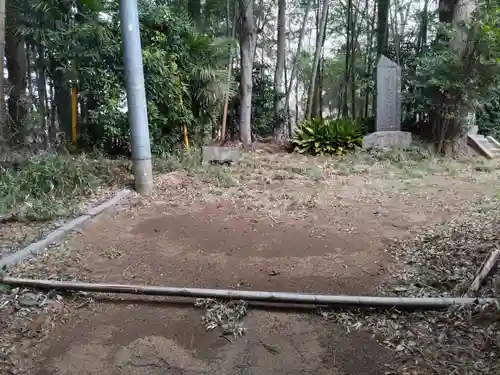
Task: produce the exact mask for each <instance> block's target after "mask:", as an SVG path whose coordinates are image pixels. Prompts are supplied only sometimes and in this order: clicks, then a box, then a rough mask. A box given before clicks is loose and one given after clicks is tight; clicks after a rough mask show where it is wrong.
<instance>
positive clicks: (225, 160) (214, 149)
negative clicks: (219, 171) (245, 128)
mask: <svg viewBox="0 0 500 375" xmlns="http://www.w3.org/2000/svg"><path fill="white" fill-rule="evenodd" d="M239 160H240V150H239V148H237V147H218V146H205V147H203V152H202V164H203V165H208V164H222V165H224V164H226V165H231V164H233V163H238V161H239Z"/></svg>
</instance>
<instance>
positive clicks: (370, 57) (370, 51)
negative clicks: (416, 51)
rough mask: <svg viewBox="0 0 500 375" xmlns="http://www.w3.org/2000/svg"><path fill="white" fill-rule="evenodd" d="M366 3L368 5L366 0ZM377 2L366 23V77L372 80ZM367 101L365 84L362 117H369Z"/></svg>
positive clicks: (367, 93)
mask: <svg viewBox="0 0 500 375" xmlns="http://www.w3.org/2000/svg"><path fill="white" fill-rule="evenodd" d="M366 4H367V6H368V0H366ZM376 7H377V3H376V2H375V3H374V5H373V13H372V17H371V20H370V21H369V24H368V29H369V30H370V35H369V38H368V49H367V53H366V64H365V65H366V75H367V76H368V77H372V79H373V80H375V74H374V72H373V67H372V65H373V39H374V36H375V15H376V14H377V9H376ZM369 103H370V89H369V87H368V85H367V87H366V93H365V111H364V116H363V117H364V118H367V117H369V116H368V110H369Z"/></svg>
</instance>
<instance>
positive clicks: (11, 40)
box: [5, 0, 27, 140]
mask: <svg viewBox="0 0 500 375" xmlns="http://www.w3.org/2000/svg"><path fill="white" fill-rule="evenodd" d="M6 6H7V8H6V20H5V25H6V26H5V27H6V29H5V57H6V59H7V71H8V74H9V83H10V84H11V85H12V90H11V92H10V94H9V100H8V109H9V117H10V120H11V134H12V135H15V136H16V138H17V139H18V140H21V139H22V136H23V135H22V133H23V131H22V130H23V129H22V123H23V121H24V119H25V117H26V115H27V111H26V108H25V107H24V106H23V103H22V97H23V95H24V94H25V93H26V54H25V52H24V36H23V35H21V34H20V33H17V32H16V30H17V25H18V20H19V12H20V11H21V7H20V6H19V5H17V4H16V3H15V2H14V1H12V0H10V1H7V5H6Z"/></svg>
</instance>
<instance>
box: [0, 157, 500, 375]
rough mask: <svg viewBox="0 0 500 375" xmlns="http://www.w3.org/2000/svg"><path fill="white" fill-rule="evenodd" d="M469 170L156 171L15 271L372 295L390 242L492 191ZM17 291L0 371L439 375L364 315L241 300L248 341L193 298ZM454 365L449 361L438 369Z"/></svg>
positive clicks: (272, 162)
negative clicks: (223, 327) (146, 195)
mask: <svg viewBox="0 0 500 375" xmlns="http://www.w3.org/2000/svg"><path fill="white" fill-rule="evenodd" d="M481 163H482V162H481ZM481 165H484V163H482V164H481ZM476 166H477V164H472V163H462V162H458V161H456V162H443V161H440V160H437V159H431V160H427V159H426V160H423V161H422V160H420V161H418V163H417V162H415V161H414V160H411V159H408V160H399V161H394V160H392V159H391V160H390V162H387V161H384V159H383V158H380V157H379V156H366V155H364V154H361V155H358V156H356V159H354V158H344V159H331V158H330V159H328V158H305V157H304V158H302V157H298V156H296V155H285V154H264V153H255V154H250V155H245V157H244V159H243V162H242V164H241V165H239V166H237V167H233V168H232V169H228V168H225V167H209V168H207V169H204V170H187V171H184V172H174V173H170V174H167V175H162V176H159V177H158V178H157V180H156V186H157V190H156V193H155V195H154V196H153V197H151V198H150V199H138V198H137V197H131V198H130V199H128V200H127V201H126V202H125V203H124V204H122V205H121V206H120V207H118V208H116V209H113V210H110V211H108V212H107V213H105V214H104V215H102V216H101V217H99V218H97V219H96V220H94V221H92V222H91V223H89V224H86V226H85V228H83V230H82V231H81V233H74V234H73V235H72V236H70V237H69V238H68V241H67V243H66V244H64V245H62V246H61V247H60V248H59V249H56V250H53V251H52V252H51V253H50V254H46V255H44V256H42V257H38V258H37V259H34V260H32V261H30V262H26V263H25V264H22V265H20V266H18V267H16V268H13V269H11V270H9V273H11V274H13V275H22V276H27V277H39V278H57V279H68V278H76V279H79V280H92V281H100V282H131V283H147V284H161V285H170V286H190V287H202V288H203V287H207V288H242V289H253V290H268V291H301V292H311V293H322V294H326V293H328V294H353V295H354V294H357V295H359V294H366V295H369V294H375V293H380V292H381V291H380V288H378V287H379V286H383V285H389V284H388V283H391V282H392V281H393V280H392V277H393V274H394V273H395V270H398V269H400V268H401V263H403V262H405V261H407V260H408V259H409V258H408V257H405V258H404V259H400V260H398V261H397V262H395V261H394V259H393V258H392V256H393V255H394V254H396V253H395V252H394V251H393V248H394V247H397V246H398V244H400V243H402V242H404V241H405V240H407V239H409V238H412V237H414V236H415V235H416V234H417V233H420V232H421V231H422V227H429V226H432V225H434V226H435V225H437V224H440V223H442V222H444V221H446V220H448V219H450V218H451V217H453V216H455V217H461V216H464V215H469V212H470V210H471V208H473V207H475V206H476V205H479V204H485V201H488V200H491V199H495V197H496V194H497V191H496V187H495V184H496V183H497V182H498V176H499V175H498V173H497V170H496V169H495V166H488V168H484V169H482V170H480V171H477V170H476ZM408 272H409V271H408ZM396 276H397V275H394V277H396ZM397 277H398V278H399V276H397ZM398 280H399V279H398ZM386 291H387V289H386ZM26 293H27V292H26V291H19V290H17V291H11V292H10V293H9V294H6V295H4V297H3V298H4V300H5V301H8V303H7V305H6V306H5V307H4V310H1V309H0V313H4V317H3V321H4V328H5V329H4V330H2V332H1V333H0V355H2V353H3V358H4V359H3V364H2V365H1V366H3V368H2V370H5V371H8V372H6V373H7V374H9V373H18V374H21V373H22V374H33V375H42V374H67V375H70V374H98V373H99V374H113V375H114V374H146V375H147V374H164V373H166V372H167V373H173V374H177V373H178V374H215V373H218V374H219V373H220V374H228V375H229V374H261V373H267V372H274V373H279V374H299V373H300V374H304V373H306V374H307V373H311V374H312V373H319V374H353V375H354V374H387V373H404V371H406V373H410V374H411V373H433V366H434V364H433V365H432V366H427V367H424V366H422V362H421V361H422V358H421V356H420V357H419V355H418V353H417V352H406V351H405V350H404V348H403V350H400V349H399V348H398V347H397V345H398V344H397V343H396V344H395V345H394V346H391V345H388V344H387V343H385V341H386V338H384V337H382V336H381V334H382V333H386V332H385V331H383V330H382V331H376V330H375V331H374V330H372V329H370V326H369V325H365V324H364V323H365V322H369V320H366V319H365V318H363V317H359V318H358V317H356V316H354V315H352V314H351V315H346V314H345V313H343V314H344V315H334V316H332V315H331V314H330V313H328V314H327V315H324V314H323V316H321V315H312V314H297V313H291V312H287V313H284V312H278V311H260V310H259V311H257V310H252V309H250V311H249V314H248V315H247V316H246V317H245V319H244V321H243V324H244V326H245V328H246V329H247V333H246V335H245V336H243V337H240V338H234V337H226V338H223V337H221V332H220V330H217V329H216V330H214V331H209V332H207V331H206V330H205V329H204V327H203V325H202V322H201V318H202V315H203V311H201V310H199V309H195V308H193V305H192V304H189V305H188V307H184V308H182V307H180V305H175V307H174V305H172V302H175V301H171V300H169V301H170V304H169V303H166V302H165V301H164V300H163V301H162V300H161V299H159V298H148V299H144V300H147V301H149V303H145V301H144V300H143V301H140V300H139V299H137V298H136V299H135V301H134V300H131V299H124V298H122V297H112V298H110V297H107V299H108V302H107V303H105V302H104V301H103V300H102V298H99V299H97V300H96V299H95V298H93V299H89V296H87V295H73V296H71V297H60V298H59V299H58V297H57V296H54V295H51V296H49V298H47V301H49V302H50V301H54V300H55V301H59V303H61V304H62V305H63V306H64V308H63V309H62V310H61V312H60V313H57V314H54V313H52V312H51V311H50V310H48V307H47V305H46V304H45V303H36V304H33V305H31V306H18V305H16V304H15V303H11V300H12V299H13V298H14V299H17V300H18V299H19V298H23V295H25V294H26ZM28 293H32V292H31V291H29V292H28ZM41 296H42V297H43V296H46V294H42V295H41ZM110 299H111V303H110V302H109V300H110ZM1 305H2V303H1V302H0V306H1ZM183 306H185V304H184V305H183ZM40 315H41V316H42V317H41V318H40V320H41V321H42V323H41V324H40V329H38V330H35V333H32V334H30V335H26V333H25V332H26V327H27V326H28V325H29V324H30V323H31V322H33V321H34V320H35V317H38V316H40ZM384 316H385V315H384ZM325 317H327V318H328V319H325ZM340 318H343V319H340ZM379 318H380V317H379ZM61 320H62V321H61ZM359 321H361V322H362V324H361V325H358V324H357V323H358V322H359ZM385 321H386V322H387V321H388V320H387V319H386V320H385ZM52 323H54V324H52ZM65 323H66V324H65ZM389 323H390V322H389ZM389 323H388V324H389ZM411 324H412V322H411V321H410V323H409V325H410V326H411ZM33 326H34V325H33ZM19 327H23V328H19ZM346 327H347V328H349V330H350V332H347V330H346ZM360 327H362V329H361V330H359V328H360ZM32 331H33V330H32ZM374 334H375V336H374ZM438 335H439V334H438ZM391 337H394V335H393V336H391ZM492 350H493V352H494V353H495V355H497V352H496V348H493V349H492ZM23 353H30V354H31V355H30V356H27V355H26V354H25V355H23ZM402 354H404V356H402ZM419 361H420V362H419ZM404 363H405V364H407V363H413V364H416V366H417V368H421V371H420V372H411V371H413V370H414V368H413V367H412V366H408V365H404V366H403V364H404ZM402 369H403V370H402ZM450 369H452V370H453V369H454V367H449V366H448V367H447V363H446V362H445V363H443V367H442V370H443V372H442V373H449V371H447V370H450ZM391 371H392V372H391ZM470 373H473V372H470ZM478 373H480V372H478Z"/></svg>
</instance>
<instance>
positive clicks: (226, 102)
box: [220, 0, 238, 142]
mask: <svg viewBox="0 0 500 375" xmlns="http://www.w3.org/2000/svg"><path fill="white" fill-rule="evenodd" d="M229 4H230V3H229V0H228V1H227V17H228V19H229V13H230V10H229V8H230V6H229ZM237 15H238V12H237V9H236V6H235V7H234V15H233V25H232V30H231V38H232V40H234V38H235V37H236V20H237ZM228 24H229V21H228ZM228 29H229V25H228ZM228 33H229V30H228ZM232 69H233V47H232V46H230V47H229V64H228V67H227V89H228V91H229V85H230V84H231V73H232ZM228 107H229V92H226V95H225V97H224V109H223V110H222V126H221V134H220V138H221V140H222V142H224V140H225V139H226V133H227V111H228Z"/></svg>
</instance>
